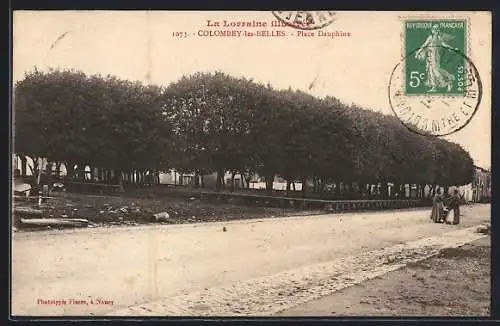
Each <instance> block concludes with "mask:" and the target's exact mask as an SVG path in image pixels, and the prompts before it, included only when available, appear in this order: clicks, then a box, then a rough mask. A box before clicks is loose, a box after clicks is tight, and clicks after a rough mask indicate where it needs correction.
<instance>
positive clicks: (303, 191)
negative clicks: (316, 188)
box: [300, 176, 307, 198]
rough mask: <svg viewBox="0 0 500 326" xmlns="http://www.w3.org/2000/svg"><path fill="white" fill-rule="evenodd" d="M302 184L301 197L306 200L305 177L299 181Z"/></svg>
mask: <svg viewBox="0 0 500 326" xmlns="http://www.w3.org/2000/svg"><path fill="white" fill-rule="evenodd" d="M300 181H301V182H302V197H304V198H306V196H307V177H306V176H304V177H302V178H301V180H300Z"/></svg>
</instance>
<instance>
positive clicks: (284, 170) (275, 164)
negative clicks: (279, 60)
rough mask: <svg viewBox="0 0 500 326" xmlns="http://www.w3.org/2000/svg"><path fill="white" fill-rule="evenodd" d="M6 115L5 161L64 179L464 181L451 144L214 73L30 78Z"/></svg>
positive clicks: (467, 175)
mask: <svg viewBox="0 0 500 326" xmlns="http://www.w3.org/2000/svg"><path fill="white" fill-rule="evenodd" d="M14 107H15V111H14V113H15V115H14V120H15V124H14V128H15V129H14V130H15V139H14V141H15V144H14V146H15V147H14V148H15V151H16V153H18V154H20V155H26V156H30V157H33V158H36V157H46V158H48V159H49V160H50V161H54V162H63V163H64V164H65V166H66V167H68V168H69V169H68V174H69V175H72V174H73V173H74V172H75V171H73V168H74V167H83V166H85V165H90V166H94V167H99V168H102V169H103V171H104V172H106V171H107V170H109V171H111V170H112V171H114V173H113V175H118V176H120V175H123V173H127V174H130V173H135V172H139V174H140V175H145V174H153V175H154V173H157V171H162V170H168V169H170V168H175V169H176V170H178V171H180V172H195V173H196V174H197V175H203V174H209V173H212V172H217V174H218V178H217V188H220V187H222V185H223V182H224V180H223V175H224V174H225V173H226V172H233V173H241V175H243V176H245V178H246V179H247V181H248V178H249V177H250V176H251V175H252V174H254V173H257V174H259V175H261V176H264V177H265V178H266V182H267V189H268V190H271V189H272V181H273V179H274V177H275V176H277V175H278V176H281V177H282V178H284V179H286V180H288V181H289V182H291V181H302V183H303V184H305V183H306V182H305V180H306V179H307V178H313V179H314V181H315V182H314V183H315V185H316V186H315V188H316V190H317V191H322V190H324V189H325V187H326V185H327V184H330V183H338V182H342V183H343V184H345V183H347V184H352V183H353V182H355V183H356V184H357V185H358V188H359V189H360V191H363V189H366V185H368V184H379V183H380V184H382V185H387V182H392V183H394V184H395V185H396V189H397V188H398V185H399V184H418V185H426V184H429V185H442V186H445V187H446V186H450V185H460V184H466V183H469V182H471V181H472V178H473V171H474V168H473V161H472V159H471V157H470V155H469V154H468V153H467V152H466V151H465V150H463V149H462V148H461V147H460V146H459V145H457V144H454V143H451V142H448V141H445V140H443V139H440V138H436V137H432V136H422V135H418V134H416V133H413V132H411V131H410V130H408V129H407V128H406V127H404V126H403V125H402V124H401V123H400V121H398V120H397V119H396V118H394V117H392V116H386V115H382V114H380V113H377V112H373V111H369V110H364V109H362V108H360V107H357V106H355V105H346V104H344V103H341V102H340V101H339V100H337V99H336V98H334V97H326V98H322V99H319V98H316V97H313V96H311V95H309V94H306V93H304V92H300V91H292V90H291V89H289V90H274V89H273V88H272V87H271V86H270V85H262V84H259V83H256V82H253V81H252V80H250V79H246V78H234V77H231V76H228V75H226V74H224V73H220V72H217V73H198V74H194V75H192V76H185V77H182V78H181V79H180V80H179V81H177V82H175V83H172V84H170V85H169V86H168V87H166V88H160V87H157V86H151V85H148V86H146V85H143V84H141V83H138V82H135V83H134V82H130V81H125V80H120V79H118V78H116V77H113V76H95V75H94V76H86V75H85V74H83V73H81V72H75V71H51V72H48V73H43V72H39V71H36V70H35V71H34V72H30V73H28V74H26V76H25V78H24V79H23V80H22V81H19V82H18V83H16V85H15V94H14ZM104 174H105V175H108V174H109V173H104ZM119 179H120V178H119ZM195 180H198V178H195ZM247 184H248V182H247Z"/></svg>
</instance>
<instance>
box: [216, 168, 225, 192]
mask: <svg viewBox="0 0 500 326" xmlns="http://www.w3.org/2000/svg"><path fill="white" fill-rule="evenodd" d="M223 177H224V172H223V171H222V170H221V169H219V170H218V171H217V182H216V184H215V190H217V191H220V190H221V189H222V182H221V179H222V178H223Z"/></svg>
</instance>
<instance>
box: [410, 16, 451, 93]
mask: <svg viewBox="0 0 500 326" xmlns="http://www.w3.org/2000/svg"><path fill="white" fill-rule="evenodd" d="M453 38H454V37H453V36H452V35H449V34H446V33H441V31H440V30H439V26H438V25H437V24H436V25H434V26H432V29H431V34H430V35H429V36H428V37H427V39H426V40H425V42H424V43H423V44H422V46H420V48H419V49H418V50H417V52H415V57H416V58H418V59H419V60H425V69H426V73H427V80H426V81H425V85H426V86H427V87H430V89H429V90H428V92H435V91H436V89H437V88H442V87H446V89H447V90H448V92H450V91H451V89H452V86H453V80H454V79H455V76H453V75H452V74H450V73H449V72H448V71H446V70H445V69H443V68H442V67H441V53H440V51H441V47H444V48H447V49H454V48H453V47H451V46H450V45H449V44H448V43H447V42H448V41H450V40H452V39H453ZM454 50H458V49H454Z"/></svg>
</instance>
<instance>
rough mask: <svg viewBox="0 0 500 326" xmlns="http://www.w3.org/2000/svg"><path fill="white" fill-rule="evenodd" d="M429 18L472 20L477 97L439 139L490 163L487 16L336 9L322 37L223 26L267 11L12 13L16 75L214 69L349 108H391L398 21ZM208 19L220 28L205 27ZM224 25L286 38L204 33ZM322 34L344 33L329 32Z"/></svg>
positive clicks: (154, 78) (153, 74) (150, 78)
mask: <svg viewBox="0 0 500 326" xmlns="http://www.w3.org/2000/svg"><path fill="white" fill-rule="evenodd" d="M429 16H433V17H435V18H443V17H446V18H464V17H465V18H466V19H467V20H468V22H469V25H470V29H469V42H470V46H469V51H470V53H468V56H469V57H470V58H471V59H472V61H473V62H474V64H475V65H476V67H477V69H478V71H479V75H480V77H481V80H482V83H483V98H482V100H481V104H480V106H479V108H478V110H477V112H476V114H475V116H474V118H473V119H472V120H471V121H470V123H469V124H468V125H467V126H466V127H465V128H463V129H462V130H460V131H458V132H456V133H454V134H452V135H450V136H446V137H445V139H447V140H450V141H453V142H456V143H458V144H460V145H461V146H462V147H464V148H465V149H466V150H467V151H468V152H469V153H470V154H471V156H472V158H473V159H474V161H475V164H476V165H478V166H481V167H484V168H489V167H490V165H491V164H490V154H491V122H490V121H491V120H490V119H491V117H490V115H491V16H490V14H489V13H486V12H476V13H466V12H460V13H452V12H446V13H439V12H432V13H429V12H427V13H411V14H410V13H407V12H368V11H367V12H349V11H345V12H344V11H341V12H337V15H336V18H335V20H334V21H333V22H332V24H330V25H329V26H326V27H324V28H322V29H321V33H322V34H321V35H320V34H319V33H318V31H315V32H314V33H315V35H314V36H304V35H299V33H298V30H297V29H293V28H291V27H288V26H284V27H273V28H270V27H265V28H263V27H260V28H258V27H224V26H222V25H223V24H224V20H226V21H227V22H228V23H231V22H241V21H245V22H248V21H249V22H252V21H256V22H266V23H267V24H268V25H269V24H270V23H271V21H276V18H275V17H274V16H273V15H272V13H271V12H252V11H246V12H226V11H224V12H197V11H191V12H180V11H175V12H162V11H122V12H120V11H114V12H110V11H78V12H77V11H58V12H51V11H18V12H15V13H14V16H13V17H14V18H13V29H14V30H13V80H14V82H15V81H18V80H21V79H23V77H24V74H25V72H26V71H29V70H32V69H33V68H34V67H37V68H38V69H39V70H47V69H49V68H53V69H57V68H59V69H77V70H81V71H83V72H85V73H87V74H104V75H107V74H111V75H116V76H118V77H120V78H123V79H130V80H139V81H142V82H144V83H152V84H156V85H168V84H169V83H171V82H175V81H176V80H177V79H179V78H180V77H181V76H182V75H184V74H192V73H195V72H198V71H215V70H220V71H224V72H226V73H228V74H231V75H233V76H245V77H248V78H253V79H254V80H255V81H259V82H262V83H270V84H271V85H272V86H273V87H274V88H277V89H283V88H289V87H291V88H292V89H299V90H302V91H305V92H308V93H310V94H312V95H315V96H318V97H322V96H326V95H331V96H335V97H337V98H339V99H340V100H342V101H343V102H345V103H347V104H350V103H356V104H358V105H360V106H362V107H364V108H366V109H371V110H374V111H380V112H382V113H384V114H393V112H392V110H391V107H390V105H389V100H388V84H389V79H390V74H391V72H392V70H393V69H394V66H395V65H396V64H397V63H398V62H399V61H400V60H401V57H402V56H403V44H404V42H403V23H402V21H403V20H404V19H408V17H411V18H415V17H425V18H428V17H429ZM208 20H210V21H211V22H210V24H211V25H214V22H219V23H220V24H219V25H220V26H218V27H217V26H208ZM228 30H229V31H240V32H242V33H243V32H245V31H247V32H254V33H255V32H256V31H264V30H266V31H275V32H277V31H280V32H283V33H285V34H286V36H283V37H277V36H276V37H275V36H267V37H256V36H254V37H227V36H226V37H220V36H200V34H202V35H203V34H208V33H218V32H220V31H228ZM328 32H330V33H337V35H338V34H342V35H346V34H348V35H349V36H336V37H331V36H327V35H326V34H327V33H328ZM176 33H177V34H176ZM180 36H186V37H180ZM311 86H312V87H311Z"/></svg>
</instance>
